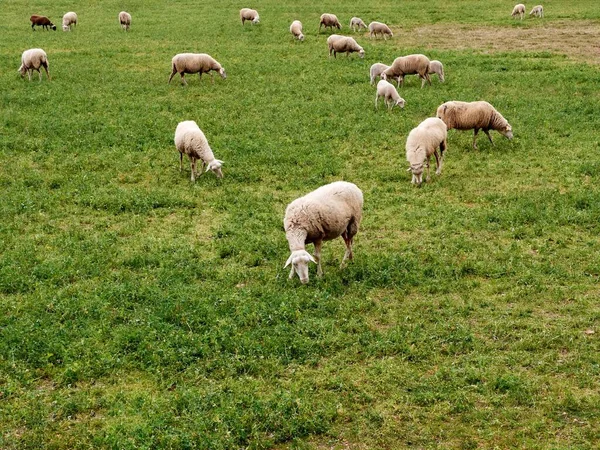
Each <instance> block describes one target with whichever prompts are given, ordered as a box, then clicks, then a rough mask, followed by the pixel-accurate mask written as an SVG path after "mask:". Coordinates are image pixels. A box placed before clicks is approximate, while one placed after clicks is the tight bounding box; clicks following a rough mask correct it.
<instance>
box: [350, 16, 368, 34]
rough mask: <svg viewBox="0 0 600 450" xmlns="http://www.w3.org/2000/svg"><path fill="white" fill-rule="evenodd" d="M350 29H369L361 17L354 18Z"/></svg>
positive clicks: (351, 20)
mask: <svg viewBox="0 0 600 450" xmlns="http://www.w3.org/2000/svg"><path fill="white" fill-rule="evenodd" d="M350 28H351V29H352V31H354V32H356V31H360V29H361V28H364V29H365V30H366V29H367V25H366V24H365V23H364V22H363V20H362V19H361V18H360V17H353V18H352V19H350Z"/></svg>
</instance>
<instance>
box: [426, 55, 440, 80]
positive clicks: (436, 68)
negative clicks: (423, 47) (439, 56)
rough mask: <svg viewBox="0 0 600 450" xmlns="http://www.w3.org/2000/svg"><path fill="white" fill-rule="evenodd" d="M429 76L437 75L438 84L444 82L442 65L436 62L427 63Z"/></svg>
mask: <svg viewBox="0 0 600 450" xmlns="http://www.w3.org/2000/svg"><path fill="white" fill-rule="evenodd" d="M427 73H428V74H429V75H433V74H437V76H438V78H439V79H440V82H441V83H443V82H444V65H443V64H442V63H441V62H439V61H438V60H435V59H434V60H433V61H429V69H428V70H427Z"/></svg>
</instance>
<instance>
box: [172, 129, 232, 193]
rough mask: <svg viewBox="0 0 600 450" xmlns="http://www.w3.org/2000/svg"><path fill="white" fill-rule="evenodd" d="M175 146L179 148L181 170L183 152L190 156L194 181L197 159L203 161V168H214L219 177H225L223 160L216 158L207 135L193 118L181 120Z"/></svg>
mask: <svg viewBox="0 0 600 450" xmlns="http://www.w3.org/2000/svg"><path fill="white" fill-rule="evenodd" d="M175 146H176V147H177V150H179V171H180V172H181V171H182V170H183V154H184V153H185V154H186V155H188V157H189V158H190V165H191V168H192V181H193V182H195V181H196V161H197V160H201V161H202V170H204V166H207V167H206V171H207V172H208V171H209V170H212V171H213V172H214V173H215V175H216V176H217V178H223V172H222V171H221V167H222V166H223V161H221V160H219V159H215V155H214V154H213V152H212V150H211V148H210V145H208V141H207V140H206V136H204V133H203V132H202V130H201V129H200V128H199V127H198V125H197V124H196V122H194V121H193V120H186V121H184V122H179V124H178V125H177V128H176V129H175ZM200 175H202V174H200Z"/></svg>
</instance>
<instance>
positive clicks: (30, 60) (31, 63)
mask: <svg viewBox="0 0 600 450" xmlns="http://www.w3.org/2000/svg"><path fill="white" fill-rule="evenodd" d="M40 67H43V68H44V70H45V71H46V76H47V77H48V80H50V74H49V73H48V56H47V55H46V52H45V51H44V50H42V49H41V48H31V49H29V50H25V51H24V52H23V54H22V55H21V67H19V73H20V74H21V78H24V77H25V73H27V74H28V75H29V81H31V75H32V74H33V71H34V70H37V71H38V74H39V75H40V81H42V72H41V71H40Z"/></svg>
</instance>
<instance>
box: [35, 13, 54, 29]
mask: <svg viewBox="0 0 600 450" xmlns="http://www.w3.org/2000/svg"><path fill="white" fill-rule="evenodd" d="M29 20H30V21H31V29H32V30H33V31H35V27H36V26H38V27H42V28H43V29H44V30H46V31H47V30H48V27H50V28H52V30H54V31H56V25H54V24H53V23H52V22H50V19H48V18H47V17H46V16H38V15H37V14H34V15H33V16H31V17H30V18H29Z"/></svg>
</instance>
